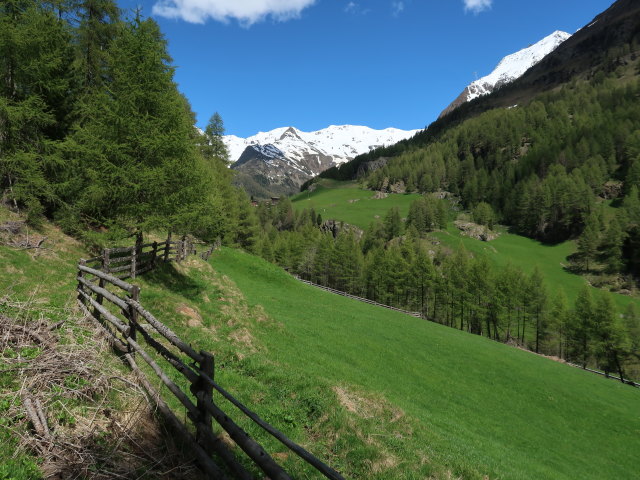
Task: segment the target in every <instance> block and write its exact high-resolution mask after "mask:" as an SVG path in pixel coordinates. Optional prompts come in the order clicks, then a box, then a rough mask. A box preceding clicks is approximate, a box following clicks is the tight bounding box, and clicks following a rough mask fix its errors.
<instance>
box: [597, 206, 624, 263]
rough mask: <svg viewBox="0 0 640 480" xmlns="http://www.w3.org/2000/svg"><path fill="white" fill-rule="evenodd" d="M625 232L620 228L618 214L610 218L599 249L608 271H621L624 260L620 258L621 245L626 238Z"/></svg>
mask: <svg viewBox="0 0 640 480" xmlns="http://www.w3.org/2000/svg"><path fill="white" fill-rule="evenodd" d="M626 236H627V235H626V233H625V232H624V231H623V229H622V225H621V220H620V218H619V216H616V217H614V218H612V219H611V221H610V222H609V225H608V226H607V230H606V231H605V233H604V237H603V239H602V243H601V246H600V249H601V251H602V256H603V260H604V262H605V263H606V266H607V270H608V271H609V272H610V273H617V272H620V271H622V268H623V265H624V262H623V258H622V247H623V245H624V241H625V239H626Z"/></svg>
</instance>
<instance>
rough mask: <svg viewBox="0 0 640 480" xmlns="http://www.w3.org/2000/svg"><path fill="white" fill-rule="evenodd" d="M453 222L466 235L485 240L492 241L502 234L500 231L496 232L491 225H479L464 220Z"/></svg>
mask: <svg viewBox="0 0 640 480" xmlns="http://www.w3.org/2000/svg"><path fill="white" fill-rule="evenodd" d="M453 223H454V225H455V226H456V227H457V228H458V229H459V230H460V233H461V234H462V235H464V236H465V237H471V238H475V239H477V240H482V241H483V242H490V241H491V240H495V239H496V238H498V237H499V236H500V234H499V233H497V232H494V231H493V230H491V229H490V228H489V227H486V226H484V225H478V224H477V223H473V222H466V221H464V220H456V221H455V222H453Z"/></svg>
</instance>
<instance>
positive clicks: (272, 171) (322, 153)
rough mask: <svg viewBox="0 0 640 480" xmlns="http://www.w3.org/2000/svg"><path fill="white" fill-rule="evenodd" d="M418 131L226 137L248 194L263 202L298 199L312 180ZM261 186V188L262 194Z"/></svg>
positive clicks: (343, 129)
mask: <svg viewBox="0 0 640 480" xmlns="http://www.w3.org/2000/svg"><path fill="white" fill-rule="evenodd" d="M417 132H418V130H399V129H397V128H386V129H384V130H374V129H373V128H369V127H364V126H357V125H331V126H329V127H327V128H325V129H322V130H318V131H315V132H303V131H301V130H298V129H297V128H295V127H282V128H276V129H275V130H271V131H270V132H259V133H257V134H256V135H253V136H251V137H248V138H240V137H237V136H235V135H227V136H225V137H223V140H224V142H225V144H226V145H227V148H228V149H229V158H230V160H231V161H232V162H234V163H233V164H232V165H231V168H233V169H234V170H236V171H238V172H239V173H241V174H242V175H241V177H242V178H244V182H243V183H242V184H243V186H244V187H245V189H246V190H247V191H248V192H249V193H250V194H251V195H256V196H258V197H260V196H262V197H264V196H266V194H265V191H266V190H268V191H269V192H270V194H272V195H273V194H278V195H281V194H284V195H289V194H291V193H295V192H296V191H297V190H298V188H299V187H300V185H302V183H304V182H305V181H306V180H308V179H310V178H312V177H314V176H315V175H318V174H319V173H321V172H323V171H324V170H326V169H328V168H331V167H333V166H335V165H339V164H341V163H344V162H348V161H349V160H352V159H353V158H354V157H356V156H358V155H360V154H361V153H367V152H369V151H371V150H372V149H374V148H377V147H382V146H385V145H393V144H395V143H398V142H399V141H400V140H404V139H405V138H409V137H412V136H413V135H415V134H416V133H417ZM256 185H261V186H262V187H264V188H261V189H260V191H259V190H258V189H257V187H256Z"/></svg>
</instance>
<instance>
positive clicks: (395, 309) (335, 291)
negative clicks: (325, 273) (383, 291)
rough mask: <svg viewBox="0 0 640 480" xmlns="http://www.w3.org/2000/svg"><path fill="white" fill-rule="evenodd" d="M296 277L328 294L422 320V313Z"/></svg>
mask: <svg viewBox="0 0 640 480" xmlns="http://www.w3.org/2000/svg"><path fill="white" fill-rule="evenodd" d="M294 277H295V278H296V279H298V280H300V281H301V282H302V283H306V284H307V285H311V286H313V287H317V288H321V289H322V290H326V291H327V292H331V293H335V294H336V295H342V296H343V297H347V298H352V299H354V300H358V301H359V302H363V303H368V304H369V305H375V306H376V307H383V308H386V309H388V310H394V311H396V312H400V313H404V314H406V315H411V316H412V317H416V318H422V314H421V313H420V312H410V311H408V310H402V309H401V308H396V307H392V306H391V305H385V304H383V303H378V302H374V301H373V300H369V299H368V298H363V297H358V296H356V295H351V294H350V293H347V292H342V291H340V290H336V289H335V288H330V287H325V286H324V285H318V284H317V283H313V282H310V281H308V280H304V279H303V278H300V277H299V276H297V275H294Z"/></svg>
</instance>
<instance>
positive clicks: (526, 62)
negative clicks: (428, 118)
mask: <svg viewBox="0 0 640 480" xmlns="http://www.w3.org/2000/svg"><path fill="white" fill-rule="evenodd" d="M569 38H571V34H569V33H566V32H563V31H560V30H556V31H555V32H553V33H552V34H550V35H547V36H546V37H544V38H543V39H542V40H540V41H538V42H536V43H534V44H532V45H529V46H528V47H526V48H523V49H521V50H518V51H517V52H514V53H512V54H510V55H507V56H505V57H504V58H503V59H502V60H500V62H499V63H498V65H497V66H496V68H495V69H494V70H493V71H492V72H491V73H490V74H489V75H486V76H484V77H482V78H479V79H477V80H475V81H473V82H471V83H470V84H469V85H467V86H466V87H465V89H464V90H463V91H462V93H460V95H458V97H456V99H455V100H454V101H453V102H451V103H450V104H449V105H448V106H447V108H445V109H444V110H443V111H442V112H441V113H440V115H439V117H438V118H442V117H444V116H445V115H447V114H448V113H450V112H452V111H453V110H455V109H456V108H458V107H459V106H460V105H462V104H463V103H466V102H469V101H471V100H474V99H476V98H478V97H481V96H484V95H488V94H490V93H491V92H493V91H494V90H496V89H498V88H500V87H501V86H503V85H506V84H507V83H511V82H513V81H514V80H516V79H518V78H520V77H521V76H522V75H523V74H524V73H525V72H526V71H527V70H529V69H530V68H531V67H533V66H534V65H536V64H538V63H539V62H540V61H542V60H543V59H544V58H545V57H546V56H547V55H549V54H550V53H551V52H553V51H554V50H555V49H556V48H558V47H559V46H560V45H561V44H562V43H564V42H565V41H566V40H568V39H569Z"/></svg>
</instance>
